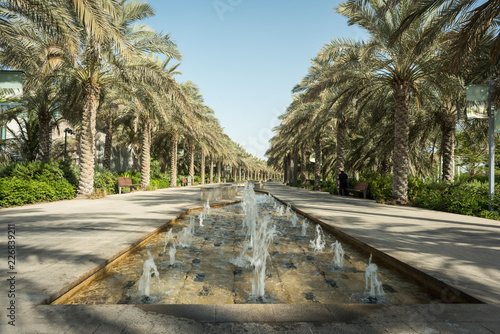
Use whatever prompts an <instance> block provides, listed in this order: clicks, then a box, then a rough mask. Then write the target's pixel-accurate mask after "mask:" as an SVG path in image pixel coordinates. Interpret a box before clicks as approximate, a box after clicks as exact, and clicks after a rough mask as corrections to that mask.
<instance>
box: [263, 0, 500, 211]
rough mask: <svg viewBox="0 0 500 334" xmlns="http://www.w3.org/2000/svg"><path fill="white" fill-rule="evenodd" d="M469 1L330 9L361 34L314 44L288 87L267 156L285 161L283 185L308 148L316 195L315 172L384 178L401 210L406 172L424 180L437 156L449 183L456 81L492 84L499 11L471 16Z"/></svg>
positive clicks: (276, 162) (461, 93) (377, 0)
mask: <svg viewBox="0 0 500 334" xmlns="http://www.w3.org/2000/svg"><path fill="white" fill-rule="evenodd" d="M473 3H474V1H465V0H464V1H444V0H437V1H403V0H400V1H397V0H396V1H391V2H388V1H382V0H349V1H346V2H344V3H342V4H340V5H339V6H338V8H337V9H336V10H337V12H338V13H340V14H342V15H344V16H345V17H346V18H347V19H348V22H349V24H350V25H358V26H360V27H362V28H363V29H365V30H366V31H367V32H368V34H369V38H367V39H366V40H364V41H355V40H351V39H347V38H339V39H335V40H332V41H331V42H329V43H327V44H325V45H324V46H323V48H322V49H321V50H320V52H319V53H318V55H317V57H316V58H314V59H313V60H312V66H311V67H310V69H309V73H308V75H307V76H305V77H304V78H303V80H302V81H301V82H300V83H299V84H298V85H297V86H296V87H295V88H294V89H293V93H294V94H295V95H294V101H293V102H292V104H291V105H290V106H289V108H288V110H287V112H286V113H285V114H284V115H282V123H281V125H280V126H279V127H278V128H277V129H276V135H275V137H274V138H273V139H272V141H271V148H270V149H269V150H268V152H267V155H268V157H269V158H270V159H269V162H270V164H271V165H272V166H275V167H277V166H282V163H284V165H283V166H284V171H285V174H286V179H287V181H288V182H289V183H290V185H295V184H296V182H297V177H296V173H295V172H294V170H293V169H294V168H295V169H296V168H297V164H301V165H302V167H301V168H302V170H306V169H307V161H308V159H307V157H306V156H307V153H312V152H314V156H315V168H314V174H315V176H314V179H315V189H317V190H319V186H320V185H319V180H320V173H321V171H323V174H325V173H326V174H328V173H330V171H332V170H334V172H335V174H336V175H338V173H339V172H340V171H341V170H343V169H345V168H347V169H349V170H351V171H366V170H375V171H377V172H380V173H387V172H392V173H393V187H392V190H393V201H394V202H395V203H401V204H404V203H407V200H408V198H407V192H408V175H409V173H412V174H414V175H420V176H425V175H429V174H432V172H433V170H434V169H435V166H436V156H437V155H438V154H436V153H439V155H440V156H441V157H442V179H443V180H446V181H451V180H453V178H454V168H453V166H454V160H455V159H454V149H455V147H454V144H455V139H454V136H455V130H456V127H457V121H458V117H457V113H458V110H459V109H460V106H462V108H463V106H464V104H465V85H466V84H471V83H485V82H490V83H492V84H493V85H494V86H495V87H496V88H495V92H497V91H498V87H499V86H500V84H499V83H500V82H499V80H498V73H499V70H500V66H499V61H500V57H499V54H500V52H499V51H498V50H499V49H500V44H499V41H500V38H499V33H498V25H497V23H498V19H499V16H500V12H499V8H500V6H498V1H496V0H490V1H486V2H485V3H484V4H483V5H481V6H479V7H477V8H475V9H473V10H472V11H470V8H471V6H472V5H473ZM495 4H496V7H494V5H495ZM492 8H495V10H492ZM473 31H474V32H477V35H476V34H473V33H472V32H473ZM464 43H465V44H464ZM491 48H493V50H491ZM464 50H465V51H464ZM490 50H491V52H489V51H490ZM494 96H497V97H498V96H500V94H498V93H494ZM496 99H497V103H498V98H496ZM477 124H478V125H482V126H483V127H484V126H485V124H486V123H485V122H482V121H481V120H477ZM287 143H288V144H290V145H287ZM299 152H300V153H301V156H302V158H301V159H300V162H299V159H298V153H299ZM291 161H293V163H291ZM333 165H335V166H334V167H333ZM291 166H293V167H294V168H291ZM300 178H301V179H302V180H303V176H301V177H300Z"/></svg>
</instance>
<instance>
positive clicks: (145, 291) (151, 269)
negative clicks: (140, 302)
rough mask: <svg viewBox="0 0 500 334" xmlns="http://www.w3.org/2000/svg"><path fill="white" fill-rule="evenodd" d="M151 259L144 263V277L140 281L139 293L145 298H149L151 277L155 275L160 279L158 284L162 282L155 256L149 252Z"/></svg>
mask: <svg viewBox="0 0 500 334" xmlns="http://www.w3.org/2000/svg"><path fill="white" fill-rule="evenodd" d="M148 256H149V258H148V259H147V260H146V261H145V262H144V265H143V267H142V276H141V278H140V279H139V292H140V293H141V295H143V296H147V297H149V286H150V284H151V275H152V274H153V273H154V274H155V275H156V277H157V278H158V282H159V281H160V274H159V273H158V269H157V268H156V265H155V261H154V259H153V256H152V255H151V253H150V252H149V250H148Z"/></svg>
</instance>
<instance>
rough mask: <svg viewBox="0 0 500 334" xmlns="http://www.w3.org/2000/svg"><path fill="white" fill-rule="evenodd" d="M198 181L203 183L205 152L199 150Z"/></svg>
mask: <svg viewBox="0 0 500 334" xmlns="http://www.w3.org/2000/svg"><path fill="white" fill-rule="evenodd" d="M200 164H201V166H200V179H201V180H200V182H201V184H205V152H203V150H201V163H200Z"/></svg>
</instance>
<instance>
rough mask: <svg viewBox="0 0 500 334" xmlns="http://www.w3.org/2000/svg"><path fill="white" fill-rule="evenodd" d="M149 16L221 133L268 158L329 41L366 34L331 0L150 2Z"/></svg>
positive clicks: (152, 0) (148, 22)
mask: <svg viewBox="0 0 500 334" xmlns="http://www.w3.org/2000/svg"><path fill="white" fill-rule="evenodd" d="M148 2H149V3H150V4H151V6H152V7H154V8H155V9H156V16H155V17H154V18H152V19H148V20H146V21H144V23H146V24H148V25H150V26H151V27H152V28H153V29H154V30H155V31H157V32H163V33H168V34H170V35H171V37H172V39H173V40H174V42H175V43H176V44H177V46H178V47H179V50H180V51H181V53H182V55H183V59H182V62H181V65H180V67H179V70H180V71H181V72H182V75H180V76H177V77H176V80H177V81H179V82H184V81H187V80H191V81H192V82H194V83H195V84H196V85H198V87H199V88H200V91H201V93H202V95H203V97H204V102H205V105H207V106H209V107H210V108H212V109H213V110H214V112H215V116H216V117H217V118H218V119H219V121H220V124H221V126H222V127H223V128H224V132H225V133H226V134H227V135H228V136H229V137H230V138H231V139H232V140H233V141H235V142H237V143H239V144H240V145H241V146H242V147H243V148H245V149H246V150H247V152H248V153H250V154H252V155H254V156H258V157H259V158H263V159H265V156H264V154H265V152H266V150H267V149H268V148H269V143H268V140H269V139H270V138H271V137H272V136H273V132H272V129H273V128H274V127H275V126H277V125H279V120H278V116H279V115H280V114H282V113H283V112H284V111H285V109H286V108H287V107H288V106H289V105H290V103H291V102H292V93H291V90H292V88H293V87H294V86H295V85H296V84H297V83H298V82H299V81H300V80H301V79H302V78H303V77H304V76H305V75H306V74H307V70H308V68H309V66H310V60H311V59H312V58H314V57H315V56H316V55H317V53H318V51H319V50H320V48H321V47H322V46H323V45H324V44H326V43H328V42H329V41H330V40H332V39H335V38H340V37H349V38H353V39H356V40H359V39H362V38H364V37H366V33H365V32H364V31H363V30H362V29H361V28H358V27H356V26H348V25H347V20H346V19H345V18H344V17H343V16H341V15H339V14H337V13H335V11H334V8H336V7H337V5H338V3H340V2H341V1H332V0H311V1H303V0H300V1H299V0H267V1H264V0H185V1H171V0H148Z"/></svg>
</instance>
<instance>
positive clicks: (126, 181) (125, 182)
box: [118, 177, 141, 194]
mask: <svg viewBox="0 0 500 334" xmlns="http://www.w3.org/2000/svg"><path fill="white" fill-rule="evenodd" d="M140 186H141V185H140V184H132V179H131V178H130V177H119V178H118V193H119V194H121V193H122V188H123V187H130V188H132V187H140ZM130 190H131V191H132V189H130Z"/></svg>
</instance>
